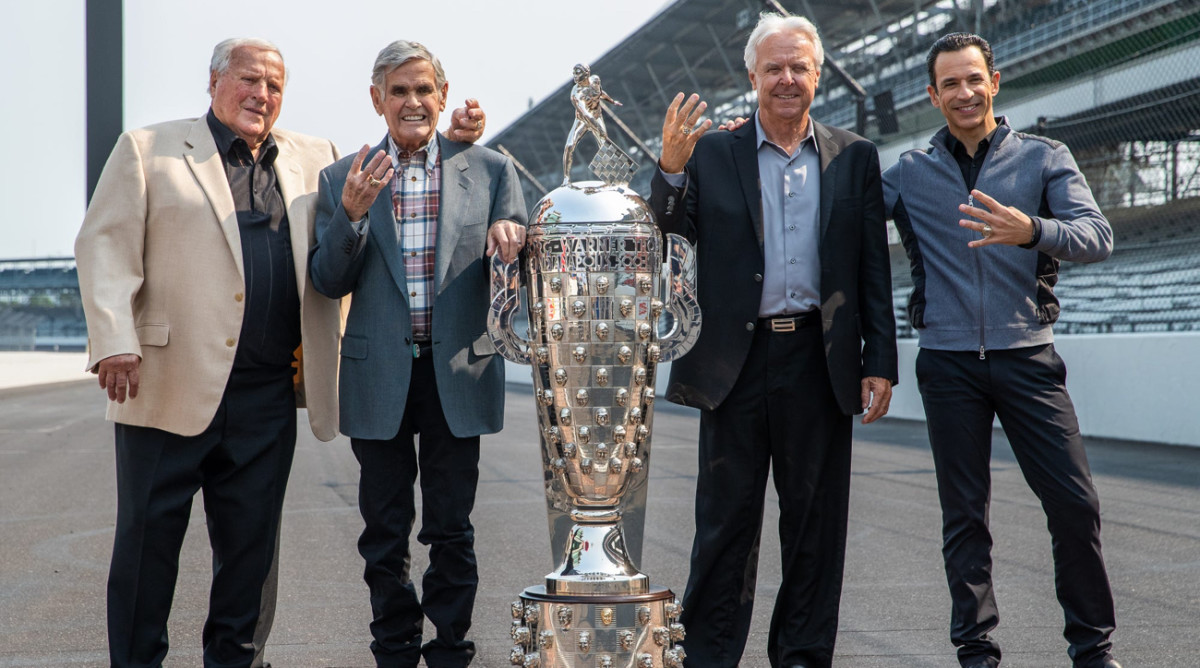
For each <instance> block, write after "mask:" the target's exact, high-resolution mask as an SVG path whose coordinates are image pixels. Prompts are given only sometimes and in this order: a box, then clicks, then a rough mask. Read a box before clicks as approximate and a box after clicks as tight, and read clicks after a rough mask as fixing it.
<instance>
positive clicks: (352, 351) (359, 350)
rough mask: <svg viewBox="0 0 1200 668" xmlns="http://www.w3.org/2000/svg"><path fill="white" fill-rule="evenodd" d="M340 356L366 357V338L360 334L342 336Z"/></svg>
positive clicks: (362, 358)
mask: <svg viewBox="0 0 1200 668" xmlns="http://www.w3.org/2000/svg"><path fill="white" fill-rule="evenodd" d="M342 357H349V358H350V359H354V360H365V359H367V340H366V339H365V338H363V337H361V336H350V335H346V336H343V337H342Z"/></svg>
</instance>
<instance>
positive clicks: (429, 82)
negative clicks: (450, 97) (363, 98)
mask: <svg viewBox="0 0 1200 668" xmlns="http://www.w3.org/2000/svg"><path fill="white" fill-rule="evenodd" d="M449 89H450V83H449V82H446V83H444V84H442V87H441V89H440V90H439V89H438V86H437V73H436V72H434V69H433V64H432V63H430V62H429V61H428V60H423V59H420V58H414V59H413V60H410V61H408V62H406V63H404V64H403V65H401V66H400V67H397V68H396V69H394V70H392V71H391V72H389V73H388V75H387V77H385V78H384V80H383V89H382V90H380V89H379V88H378V87H376V86H371V102H372V103H373V104H374V105H375V111H377V112H378V113H380V114H382V115H383V118H384V120H385V121H387V126H388V132H390V133H391V135H392V139H393V140H394V141H395V142H396V146H398V147H400V149H401V150H404V151H416V150H418V149H420V148H421V147H422V146H424V145H425V144H427V143H429V140H430V139H432V138H433V133H434V132H435V131H437V122H438V114H439V113H441V112H442V111H443V110H444V109H445V108H446V93H447V92H448V91H449Z"/></svg>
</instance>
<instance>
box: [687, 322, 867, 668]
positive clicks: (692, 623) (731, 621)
mask: <svg viewBox="0 0 1200 668" xmlns="http://www.w3.org/2000/svg"><path fill="white" fill-rule="evenodd" d="M850 439H851V419H850V417H849V416H846V415H842V413H841V411H840V410H839V409H838V406H837V401H836V399H835V398H834V395H833V388H832V387H831V386H830V382H829V372H828V370H827V367H826V363H825V353H824V345H823V343H822V340H821V328H820V327H819V326H815V327H807V328H802V329H799V330H797V331H795V332H789V333H771V332H767V331H762V330H760V331H758V332H756V333H755V338H754V343H753V345H752V346H751V348H750V353H749V356H748V357H747V359H746V362H745V365H744V366H743V368H742V373H741V375H740V376H739V377H738V381H737V383H735V385H734V387H733V390H732V391H731V392H730V394H729V396H728V397H727V398H726V399H725V400H724V401H723V402H722V403H721V405H720V406H719V407H718V408H717V409H716V410H713V411H702V412H701V415H700V450H699V458H700V466H699V474H698V476H697V484H696V538H695V542H694V543H693V546H692V561H691V572H690V575H689V577H688V583H687V589H686V592H685V593H684V600H683V606H684V612H683V618H682V620H681V621H682V622H683V624H684V627H685V628H686V629H687V640H686V641H685V642H684V643H683V644H684V647H685V648H686V649H687V654H688V656H687V661H686V663H687V666H688V668H711V667H718V666H721V667H732V666H737V665H738V662H739V661H740V660H741V657H742V652H743V650H744V649H745V646H746V637H747V634H748V633H749V630H750V619H751V612H752V608H753V604H754V588H755V583H756V578H757V573H758V550H759V538H760V535H761V533H762V516H763V504H764V494H765V491H766V485H767V477H768V474H769V473H770V472H771V470H772V468H773V469H774V480H775V489H776V491H777V492H778V494H779V511H780V518H779V540H780V544H781V550H782V557H783V579H782V581H781V582H780V587H779V594H778V595H777V597H776V599H775V610H774V613H773V614H772V617H771V628H770V633H769V636H768V641H767V642H768V656H769V657H770V660H771V665H772V666H786V665H791V664H794V663H800V662H803V663H805V664H806V665H809V666H814V667H817V666H829V665H830V664H831V662H832V660H833V647H834V641H835V639H836V637H837V621H838V605H839V600H840V597H841V591H842V570H843V565H844V561H845V548H846V518H847V513H848V509H849V486H850Z"/></svg>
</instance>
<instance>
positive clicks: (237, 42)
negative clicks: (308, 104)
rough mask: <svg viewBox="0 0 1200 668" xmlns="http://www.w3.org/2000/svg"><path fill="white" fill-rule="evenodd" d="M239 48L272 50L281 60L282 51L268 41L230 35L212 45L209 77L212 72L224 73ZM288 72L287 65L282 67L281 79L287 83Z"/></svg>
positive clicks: (210, 89)
mask: <svg viewBox="0 0 1200 668" xmlns="http://www.w3.org/2000/svg"><path fill="white" fill-rule="evenodd" d="M241 48H250V49H259V50H261V51H274V52H275V53H277V54H279V59H280V60H283V52H282V51H280V50H279V47H277V46H275V44H274V43H272V42H269V41H267V40H265V39H261V38H259V37H230V38H229V39H226V40H222V41H221V42H220V43H219V44H217V45H216V46H214V47H213V55H212V62H210V63H209V65H208V74H209V78H210V79H211V78H212V73H213V72H216V73H217V74H225V72H227V71H228V70H229V64H230V63H232V62H233V52H234V51H237V50H238V49H241ZM288 74H289V72H288V69H287V67H286V66H285V67H284V68H283V81H284V84H285V85H286V84H287V76H288ZM208 94H209V95H212V86H211V85H210V86H209V91H208Z"/></svg>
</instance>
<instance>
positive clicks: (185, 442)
mask: <svg viewBox="0 0 1200 668" xmlns="http://www.w3.org/2000/svg"><path fill="white" fill-rule="evenodd" d="M134 401H136V400H134ZM295 449H296V399H295V392H294V390H293V388H292V379H291V377H290V374H287V375H284V374H273V375H271V376H270V377H268V378H263V377H260V376H256V377H249V376H247V375H245V374H240V373H238V372H235V373H234V374H233V375H232V376H231V377H230V380H229V383H228V384H227V386H226V388H225V394H224V396H223V397H222V399H221V404H220V406H219V407H218V409H217V413H216V415H215V416H214V417H213V421H212V423H211V424H210V425H209V426H208V428H207V429H205V430H204V431H203V432H202V433H200V434H199V435H197V436H179V435H177V434H172V433H169V432H166V431H162V430H160V429H151V428H146V427H134V426H130V425H123V424H118V425H117V426H116V452H117V526H116V536H115V539H114V542H113V555H112V565H111V568H110V570H109V576H108V645H109V657H110V659H111V661H112V665H113V666H120V667H126V666H139V667H140V666H147V667H157V666H161V665H162V662H163V659H164V658H165V657H166V655H167V649H168V642H167V617H168V615H169V614H170V612H171V601H172V599H173V598H174V594H175V581H176V578H177V576H178V573H179V551H180V548H181V547H182V545H183V538H184V534H185V533H186V531H187V526H188V518H189V515H190V514H191V507H192V498H193V497H194V496H195V495H196V492H197V491H199V490H203V491H204V497H203V498H204V513H205V519H206V522H207V525H208V536H209V542H210V543H211V545H212V552H213V581H212V588H211V591H210V594H209V606H208V618H207V620H206V621H205V623H204V631H203V635H202V638H203V643H204V665H205V666H206V668H226V667H234V666H238V667H245V666H250V665H252V663H254V662H256V661H258V662H261V649H262V642H263V641H265V639H266V632H267V631H268V630H269V626H270V620H271V618H272V617H273V616H274V608H275V591H274V586H273V577H274V573H275V570H274V566H275V559H276V555H277V541H278V535H279V523H280V516H281V514H282V511H283V497H284V492H285V490H286V488H287V480H288V474H289V473H290V471H291V467H292V457H293V455H294V453H295ZM256 643H257V647H256ZM256 654H259V655H260V656H259V658H257V659H256Z"/></svg>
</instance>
